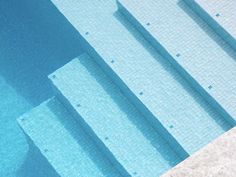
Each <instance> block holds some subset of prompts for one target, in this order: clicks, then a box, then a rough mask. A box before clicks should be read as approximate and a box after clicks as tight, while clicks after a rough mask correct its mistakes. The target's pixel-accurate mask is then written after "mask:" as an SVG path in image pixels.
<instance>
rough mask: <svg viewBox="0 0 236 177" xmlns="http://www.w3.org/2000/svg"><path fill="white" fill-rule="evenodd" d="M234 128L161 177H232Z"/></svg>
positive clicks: (235, 171) (235, 170)
mask: <svg viewBox="0 0 236 177" xmlns="http://www.w3.org/2000/svg"><path fill="white" fill-rule="evenodd" d="M235 149H236V128H233V129H232V130H230V131H228V132H227V133H225V134H224V135H222V136H221V137H219V138H217V139H216V140H215V141H213V142H212V143H210V144H209V145H207V146H206V147H204V148H202V149H201V150H200V151H198V152H197V153H195V154H194V155H193V156H191V157H189V158H188V159H186V160H185V161H184V162H182V163H180V164H179V165H177V166H176V167H175V168H173V169H172V170H170V171H169V172H168V173H166V174H165V175H163V176H162V177H206V176H212V177H234V176H235V174H236V168H235V166H236V151H235Z"/></svg>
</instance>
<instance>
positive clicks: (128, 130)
mask: <svg viewBox="0 0 236 177" xmlns="http://www.w3.org/2000/svg"><path fill="white" fill-rule="evenodd" d="M50 79H51V80H52V83H53V84H54V86H55V88H56V89H57V90H58V92H59V94H58V96H59V97H60V98H61V100H62V101H63V103H64V104H65V105H67V108H68V109H69V110H71V111H72V112H73V113H74V116H77V119H78V122H79V123H80V124H81V125H82V126H83V127H84V128H85V129H86V131H87V133H88V134H90V136H91V137H93V138H94V139H96V142H97V144H100V148H102V149H103V150H104V151H103V152H104V153H106V155H107V156H108V157H109V158H110V160H111V161H112V162H114V163H115V162H116V163H115V165H116V166H117V167H118V168H119V169H121V170H125V171H127V172H128V174H129V175H131V176H135V175H137V176H143V177H149V176H150V177H153V176H159V175H160V174H162V173H163V172H165V171H166V170H168V169H170V168H171V167H173V166H175V165H176V164H177V163H179V162H180V161H181V160H183V158H181V157H180V156H181V155H180V154H177V152H175V150H177V147H178V145H177V144H176V146H175V147H171V146H170V145H169V144H168V143H167V141H166V140H165V137H162V136H161V135H159V134H158V133H157V132H156V131H155V130H154V129H153V128H152V126H151V125H150V124H149V123H148V122H147V121H146V119H145V118H144V116H143V115H142V114H141V113H140V112H139V111H138V110H137V109H136V108H135V107H134V106H133V105H132V104H131V103H130V102H129V101H128V100H127V98H126V97H125V96H124V95H123V94H122V92H121V91H120V89H119V88H118V87H117V86H116V85H115V84H114V83H113V82H112V81H111V79H110V78H109V77H107V76H106V75H105V73H104V72H103V71H102V70H101V68H100V67H99V66H98V65H97V64H96V63H95V62H94V61H93V60H92V59H91V57H89V56H88V55H87V54H84V55H82V56H80V57H79V58H76V59H74V60H72V61H71V62H70V63H68V64H67V65H65V66H64V67H62V68H60V69H58V70H57V71H55V72H54V73H53V74H51V75H50ZM121 172H122V171H121Z"/></svg>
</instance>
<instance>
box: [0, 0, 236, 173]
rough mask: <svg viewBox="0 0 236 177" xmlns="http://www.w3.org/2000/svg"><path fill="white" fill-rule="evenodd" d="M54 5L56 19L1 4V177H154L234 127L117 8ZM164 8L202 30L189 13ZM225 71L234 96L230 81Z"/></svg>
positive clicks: (36, 6)
mask: <svg viewBox="0 0 236 177" xmlns="http://www.w3.org/2000/svg"><path fill="white" fill-rule="evenodd" d="M124 1H126V0H124ZM52 2H53V3H54V4H55V6H56V7H57V8H58V9H56V8H55V6H54V5H53V4H52V3H50V2H49V0H41V1H37V0H23V1H21V2H18V1H16V0H13V1H6V2H4V1H3V2H0V26H1V28H0V90H1V91H0V101H1V102H0V142H1V144H0V157H1V161H0V177H42V176H44V177H45V176H47V177H58V176H66V177H68V176H70V177H72V176H73V177H74V176H78V175H81V176H83V177H91V176H96V177H97V176H144V177H146V176H150V177H152V176H153V175H154V174H155V175H157V176H159V175H161V174H163V173H164V172H165V171H167V170H169V169H171V168H172V167H173V166H175V165H176V164H178V163H179V162H181V161H182V160H184V159H185V158H186V157H188V156H189V155H191V154H193V153H194V152H196V151H197V150H199V149H200V148H202V147H203V146H205V145H206V144H208V143H209V142H211V141H212V140H214V139H215V138H217V137H218V136H219V135H221V134H222V133H224V132H225V131H227V130H229V129H230V128H232V127H233V126H234V125H235V121H233V122H229V121H228V120H227V119H225V117H224V116H222V114H221V113H220V111H219V110H217V109H214V107H213V106H212V104H210V103H209V102H207V101H206V98H205V97H203V96H202V95H201V94H199V92H198V90H197V89H196V88H195V87H196V86H195V85H191V83H190V82H189V81H187V80H186V79H185V78H184V77H183V75H181V73H179V72H178V70H176V67H174V66H173V63H172V64H171V63H170V62H169V61H168V59H167V58H166V57H167V56H165V55H162V53H161V52H160V51H159V50H158V49H155V48H154V47H153V46H152V45H151V44H150V43H149V42H148V41H147V40H146V39H145V38H144V37H143V35H142V34H141V33H140V31H138V30H137V28H135V27H134V25H133V24H131V23H130V22H129V21H128V18H127V17H128V16H127V14H121V13H120V12H119V11H118V9H117V4H116V1H115V0H109V1H107V0H93V1H89V0H85V1H77V0H68V1H66V2H65V1H63V0H52ZM143 2H144V1H143ZM149 2H154V1H152V0H150V1H149ZM166 2H169V3H170V2H171V6H168V7H169V10H170V11H171V10H173V11H174V12H175V11H176V12H178V13H179V15H180V17H182V16H184V17H185V16H187V17H186V18H188V20H189V21H190V22H189V23H190V24H193V26H195V25H196V28H194V29H195V30H202V29H201V28H202V27H201V26H199V24H198V23H197V22H196V21H194V20H193V19H192V18H190V17H189V14H188V13H187V7H185V8H186V9H185V10H183V9H182V8H183V7H180V6H179V4H178V3H177V1H171V0H170V1H166ZM156 3H157V2H156ZM131 4H132V3H131ZM146 5H147V6H148V3H147V4H146ZM149 5H150V4H149ZM161 5H163V6H162V10H163V11H165V8H167V6H166V4H165V3H164V1H163V4H161ZM140 6H141V7H140V9H142V5H140ZM158 7H159V6H158ZM167 9H168V8H167ZM147 12H148V11H147ZM160 12H161V11H160ZM168 13H169V11H168ZM98 14H99V15H98ZM153 14H155V12H153ZM161 14H162V13H161ZM161 14H160V15H161ZM150 16H152V14H150ZM153 17H155V16H153ZM183 19H184V18H183ZM67 20H68V21H67ZM164 21H165V20H164ZM170 21H171V20H170ZM183 21H184V20H183ZM171 23H172V21H171ZM202 23H203V26H204V25H205V23H204V22H203V21H202ZM176 25H177V24H176ZM147 26H150V24H148V23H147ZM167 27H168V26H167ZM192 31H194V30H191V31H190V32H192ZM160 33H161V32H160ZM195 33H196V31H195ZM162 34H163V35H164V34H166V33H164V32H163V33H161V35H162ZM214 34H215V33H214ZM191 35H193V36H194V34H192V33H191ZM198 35H199V36H200V37H201V38H204V39H206V40H207V42H209V41H210V42H211V43H212V45H214V46H217V49H219V50H217V52H218V53H220V52H222V51H223V50H222V49H220V48H219V46H218V45H219V44H217V43H216V42H215V41H213V40H212V39H211V38H210V37H209V36H208V35H209V34H208V33H199V34H198ZM176 36H178V35H176ZM189 36H190V35H189ZM200 37H199V39H200ZM207 42H206V43H207ZM168 44H169V43H168ZM170 45H171V46H172V45H173V48H174V49H176V47H175V45H177V46H182V45H178V43H175V41H172V42H171V43H170ZM82 47H83V48H84V50H82ZM192 48H193V47H192ZM182 49H183V50H184V49H185V46H182V48H180V49H179V50H182ZM214 49H215V48H214ZM199 50H200V49H199ZM85 52H86V53H85ZM82 53H84V54H82ZM175 53H176V52H175ZM81 54H82V55H81ZM181 54H182V53H181ZM179 56H181V55H178V57H179ZM224 56H226V55H224ZM73 58H75V59H74V60H71V59H73ZM198 58H201V56H200V54H199V57H198ZM198 58H197V59H198ZM197 59H196V60H197ZM222 59H224V61H229V57H225V58H222ZM194 61H195V60H194ZM194 61H192V62H188V64H190V65H191V64H192V63H194ZM198 62H200V63H202V62H201V60H199V61H198ZM214 65H215V62H211V65H210V64H207V65H205V66H209V72H210V71H211V69H212V68H213V69H214V68H215V67H214ZM210 66H211V67H210ZM233 66H235V65H232V66H231V69H232V68H233ZM184 69H186V68H184ZM184 69H183V70H184ZM186 70H187V69H186ZM225 71H227V73H228V74H229V73H231V74H232V75H230V77H229V78H230V79H231V80H232V81H234V82H231V84H232V85H233V86H235V85H234V84H233V83H235V79H234V78H233V77H232V76H233V74H234V72H235V71H233V72H232V70H225V69H224V68H221V70H219V74H220V73H221V74H222V75H223V76H224V77H226V76H227V75H224V72H225ZM196 72H197V74H202V73H203V72H201V70H196ZM190 74H191V73H190ZM48 76H49V78H48ZM209 78H213V77H211V76H210V75H209ZM217 78H220V77H217ZM226 78H227V77H226ZM207 86H209V85H207ZM220 86H222V89H228V88H227V87H226V86H225V85H220ZM207 88H208V89H209V87H206V89H207ZM210 88H214V89H215V88H217V87H215V86H214V87H213V86H211V87H210ZM233 88H235V87H233ZM203 89H204V88H203ZM232 90H233V89H231V91H232ZM217 95H221V92H219V91H218V92H217V94H215V95H212V97H214V96H217ZM221 96H222V95H221ZM215 98H217V97H215ZM222 98H223V97H222ZM46 100H47V101H46ZM227 103H228V102H227ZM22 114H23V116H21V115H22ZM19 117H20V118H19ZM17 118H19V119H18V122H19V125H20V127H21V128H22V130H23V132H24V133H25V134H23V132H22V131H21V130H20V128H19V125H17V123H16V119H17ZM35 162H36V163H35ZM155 175H154V176H155Z"/></svg>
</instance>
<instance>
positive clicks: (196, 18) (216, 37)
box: [177, 0, 236, 61]
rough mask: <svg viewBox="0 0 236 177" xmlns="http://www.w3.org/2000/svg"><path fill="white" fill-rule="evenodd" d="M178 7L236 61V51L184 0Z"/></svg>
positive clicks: (181, 0)
mask: <svg viewBox="0 0 236 177" xmlns="http://www.w3.org/2000/svg"><path fill="white" fill-rule="evenodd" d="M177 4H178V6H179V7H180V8H181V9H182V10H183V11H184V12H185V13H186V14H188V16H189V17H190V18H192V20H194V21H195V23H196V24H197V25H198V26H199V27H200V28H201V29H202V30H204V32H205V33H206V34H207V35H208V36H209V37H210V38H211V39H213V40H214V41H215V42H216V43H217V44H218V45H219V46H220V47H221V48H222V49H223V50H224V51H225V52H226V53H227V54H228V55H229V56H230V57H231V58H233V59H234V60H235V61H236V51H235V50H234V49H233V48H232V47H231V46H230V45H229V44H228V43H227V42H226V41H225V40H224V39H223V38H221V37H220V36H219V35H218V34H217V33H216V32H215V31H214V30H213V29H212V28H211V27H210V26H209V25H208V24H207V23H206V22H205V21H204V20H203V19H202V18H201V17H200V16H199V15H198V14H197V13H195V12H194V11H193V10H192V9H191V8H190V7H189V6H188V5H187V4H186V3H185V2H184V1H183V0H179V1H178V3H177Z"/></svg>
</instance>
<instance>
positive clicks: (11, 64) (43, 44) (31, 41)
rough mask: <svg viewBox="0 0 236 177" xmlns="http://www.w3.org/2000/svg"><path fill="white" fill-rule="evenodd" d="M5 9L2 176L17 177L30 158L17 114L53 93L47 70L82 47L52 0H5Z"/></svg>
mask: <svg viewBox="0 0 236 177" xmlns="http://www.w3.org/2000/svg"><path fill="white" fill-rule="evenodd" d="M0 14H1V15H0V90H1V91H0V100H1V102H0V142H1V143H0V159H1V160H0V177H15V176H17V175H16V174H17V171H18V169H19V167H20V166H21V165H22V164H23V162H24V160H26V159H28V160H30V159H29V157H27V151H28V145H27V143H26V140H25V138H24V135H23V133H22V132H21V130H20V128H19V126H18V125H17V123H16V118H18V117H19V116H20V115H21V114H23V113H24V112H26V111H29V110H30V109H31V108H32V107H34V106H36V105H38V104H40V103H41V102H42V101H44V100H46V99H47V98H49V97H51V96H53V90H52V88H51V86H50V83H49V81H48V79H47V75H48V74H49V73H51V72H53V71H54V70H55V69H57V68H59V67H61V66H63V65H64V64H65V63H67V62H68V61H69V60H70V59H71V58H74V57H75V56H77V55H79V54H80V53H81V51H82V50H81V48H80V45H79V43H78V40H77V37H76V34H77V33H76V32H75V31H74V30H73V28H72V27H71V26H70V24H69V23H67V22H66V21H65V20H64V18H63V17H62V16H61V15H60V14H59V13H58V11H57V10H56V9H55V8H54V6H53V5H52V4H51V3H49V1H46V0H43V1H40V2H37V1H28V0H24V1H17V0H13V1H0ZM27 171H28V170H27V168H26V170H25V171H21V172H19V173H18V176H24V177H26V176H28V175H29V171H28V172H27ZM24 172H27V173H24Z"/></svg>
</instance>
